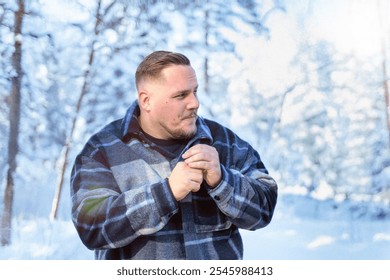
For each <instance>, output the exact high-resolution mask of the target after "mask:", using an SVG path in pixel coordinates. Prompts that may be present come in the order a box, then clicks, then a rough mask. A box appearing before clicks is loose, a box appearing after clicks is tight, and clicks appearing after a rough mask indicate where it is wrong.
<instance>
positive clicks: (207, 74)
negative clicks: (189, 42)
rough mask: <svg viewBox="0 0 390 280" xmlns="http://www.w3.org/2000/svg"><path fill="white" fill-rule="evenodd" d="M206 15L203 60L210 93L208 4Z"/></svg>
mask: <svg viewBox="0 0 390 280" xmlns="http://www.w3.org/2000/svg"><path fill="white" fill-rule="evenodd" d="M206 5H207V6H206V9H205V12H204V13H205V16H204V45H205V50H206V53H205V56H204V61H203V70H204V87H203V89H204V93H205V94H206V95H209V91H210V90H209V59H208V56H209V54H208V51H209V32H210V31H209V29H210V26H209V6H208V3H207V4H206Z"/></svg>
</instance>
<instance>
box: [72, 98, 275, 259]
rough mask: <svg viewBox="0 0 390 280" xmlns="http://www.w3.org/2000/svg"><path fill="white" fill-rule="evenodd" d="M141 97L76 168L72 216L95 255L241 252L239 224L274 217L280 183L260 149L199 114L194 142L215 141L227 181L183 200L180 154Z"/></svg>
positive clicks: (226, 255)
mask: <svg viewBox="0 0 390 280" xmlns="http://www.w3.org/2000/svg"><path fill="white" fill-rule="evenodd" d="M138 116H139V107H138V103H137V101H135V102H134V103H133V104H132V106H131V107H130V108H129V109H128V111H127V113H126V116H125V117H124V118H123V119H120V120H117V121H114V122H112V123H111V124H109V125H107V126H106V127H105V128H103V129H102V130H101V131H99V132H98V133H96V134H95V135H93V136H92V137H91V138H90V140H89V141H88V142H87V144H86V145H85V147H84V148H83V150H82V151H81V153H80V154H79V155H78V156H77V157H76V160H75V163H74V166H73V170H72V174H71V196H72V219H73V222H74V225H75V227H76V229H77V231H78V234H79V236H80V238H81V240H82V241H83V243H84V244H85V245H86V246H87V247H88V248H90V249H93V250H95V257H96V258H97V259H159V260H162V259H242V257H243V245H242V240H241V236H240V233H239V228H241V229H248V230H255V229H259V228H262V227H264V226H266V225H267V224H268V223H269V222H270V221H271V218H272V215H273V212H274V209H275V205H276V200H277V185H276V183H275V181H274V180H273V179H272V178H271V177H270V176H269V175H268V171H267V170H266V168H265V166H264V165H263V163H262V161H261V159H260V156H259V154H258V153H257V152H256V151H255V150H254V149H253V148H252V147H251V146H250V145H249V144H248V143H247V142H245V141H243V140H241V139H240V138H239V137H238V136H237V135H235V134H234V133H233V132H232V131H230V130H229V129H227V128H225V127H223V126H221V125H219V124H217V123H215V122H213V121H210V120H206V119H203V118H201V117H199V118H198V120H197V126H198V130H197V133H196V135H195V136H194V137H193V139H191V140H190V141H189V143H188V144H187V146H186V148H185V149H184V150H183V152H182V153H184V152H185V151H186V150H187V149H188V148H189V147H191V146H193V145H196V144H198V143H202V144H208V145H212V146H214V147H215V148H216V149H217V151H218V153H219V157H220V162H221V169H222V175H223V178H222V181H221V183H220V184H219V185H218V186H217V187H215V188H214V189H211V188H209V187H208V186H207V185H206V183H205V182H204V183H203V185H202V187H201V189H200V191H198V192H196V193H190V194H189V195H188V196H187V197H186V198H185V199H183V200H182V201H180V202H177V201H176V200H175V198H174V197H173V194H172V192H171V190H170V187H169V184H168V179H167V178H168V177H169V175H170V173H171V171H172V169H173V168H174V166H175V165H176V163H177V162H178V161H179V160H180V158H181V156H179V157H178V158H175V159H173V160H171V159H170V157H168V155H167V154H166V151H165V150H163V149H161V148H160V147H158V146H156V145H155V144H154V143H152V142H150V141H149V140H148V139H147V138H146V137H145V136H144V134H143V132H142V130H141V129H140V126H139V123H138Z"/></svg>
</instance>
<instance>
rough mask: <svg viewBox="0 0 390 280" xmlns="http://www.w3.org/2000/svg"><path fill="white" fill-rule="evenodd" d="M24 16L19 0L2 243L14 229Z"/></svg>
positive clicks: (22, 2)
mask: <svg viewBox="0 0 390 280" xmlns="http://www.w3.org/2000/svg"><path fill="white" fill-rule="evenodd" d="M23 17H24V1H23V0H18V10H17V11H16V12H15V23H14V24H15V26H14V28H15V29H14V38H15V43H14V47H15V50H14V53H13V55H12V66H13V68H14V70H15V74H14V75H13V77H12V79H11V80H12V92H11V94H10V110H9V138H8V170H7V179H6V180H7V181H6V187H5V191H4V205H3V216H2V219H1V245H2V246H6V245H9V244H10V243H11V229H12V224H11V221H12V206H13V195H14V184H15V180H14V174H15V170H16V156H17V154H18V149H19V147H18V138H19V123H20V103H21V84H22V76H23V71H22V25H23Z"/></svg>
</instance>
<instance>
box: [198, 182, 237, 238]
mask: <svg viewBox="0 0 390 280" xmlns="http://www.w3.org/2000/svg"><path fill="white" fill-rule="evenodd" d="M192 199H193V210H194V221H195V230H196V232H197V233H205V232H215V231H222V230H226V229H229V228H230V227H231V225H232V222H230V221H229V220H228V218H227V217H226V215H224V214H223V213H222V212H221V210H219V208H218V206H217V204H216V203H215V202H214V200H213V199H212V198H211V197H210V196H209V195H208V193H207V191H206V190H205V188H204V187H203V186H202V188H201V189H200V190H199V192H197V193H194V194H193V197H192Z"/></svg>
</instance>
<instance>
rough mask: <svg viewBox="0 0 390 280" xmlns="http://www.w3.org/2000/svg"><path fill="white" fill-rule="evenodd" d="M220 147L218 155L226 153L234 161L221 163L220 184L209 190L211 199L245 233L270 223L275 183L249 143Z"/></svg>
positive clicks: (236, 143)
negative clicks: (244, 230) (245, 230)
mask: <svg viewBox="0 0 390 280" xmlns="http://www.w3.org/2000/svg"><path fill="white" fill-rule="evenodd" d="M223 146H224V147H222V149H220V153H229V154H230V158H231V159H233V160H232V161H226V162H221V169H222V181H221V182H220V184H219V185H218V186H216V187H215V188H213V189H209V190H208V191H209V194H210V196H211V197H212V198H213V199H214V201H215V203H216V204H217V205H218V207H219V209H220V210H221V211H222V212H223V213H224V214H225V215H226V216H227V217H228V219H229V220H230V221H231V222H232V223H233V224H235V225H236V226H237V227H239V228H243V229H248V230H256V229H259V228H262V227H265V226H266V225H268V224H269V223H270V222H271V219H272V216H273V213H274V210H275V206H276V200H277V184H276V182H275V180H274V179H273V178H272V177H271V176H270V175H269V174H268V171H267V170H266V168H265V167H264V164H263V162H262V161H261V159H260V156H259V154H258V153H257V152H256V151H255V150H254V149H253V148H252V147H251V146H250V145H249V144H248V143H246V142H244V141H242V140H240V139H235V141H234V143H233V144H232V143H230V144H225V145H223ZM227 149H228V150H229V151H227ZM220 157H221V154H220Z"/></svg>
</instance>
